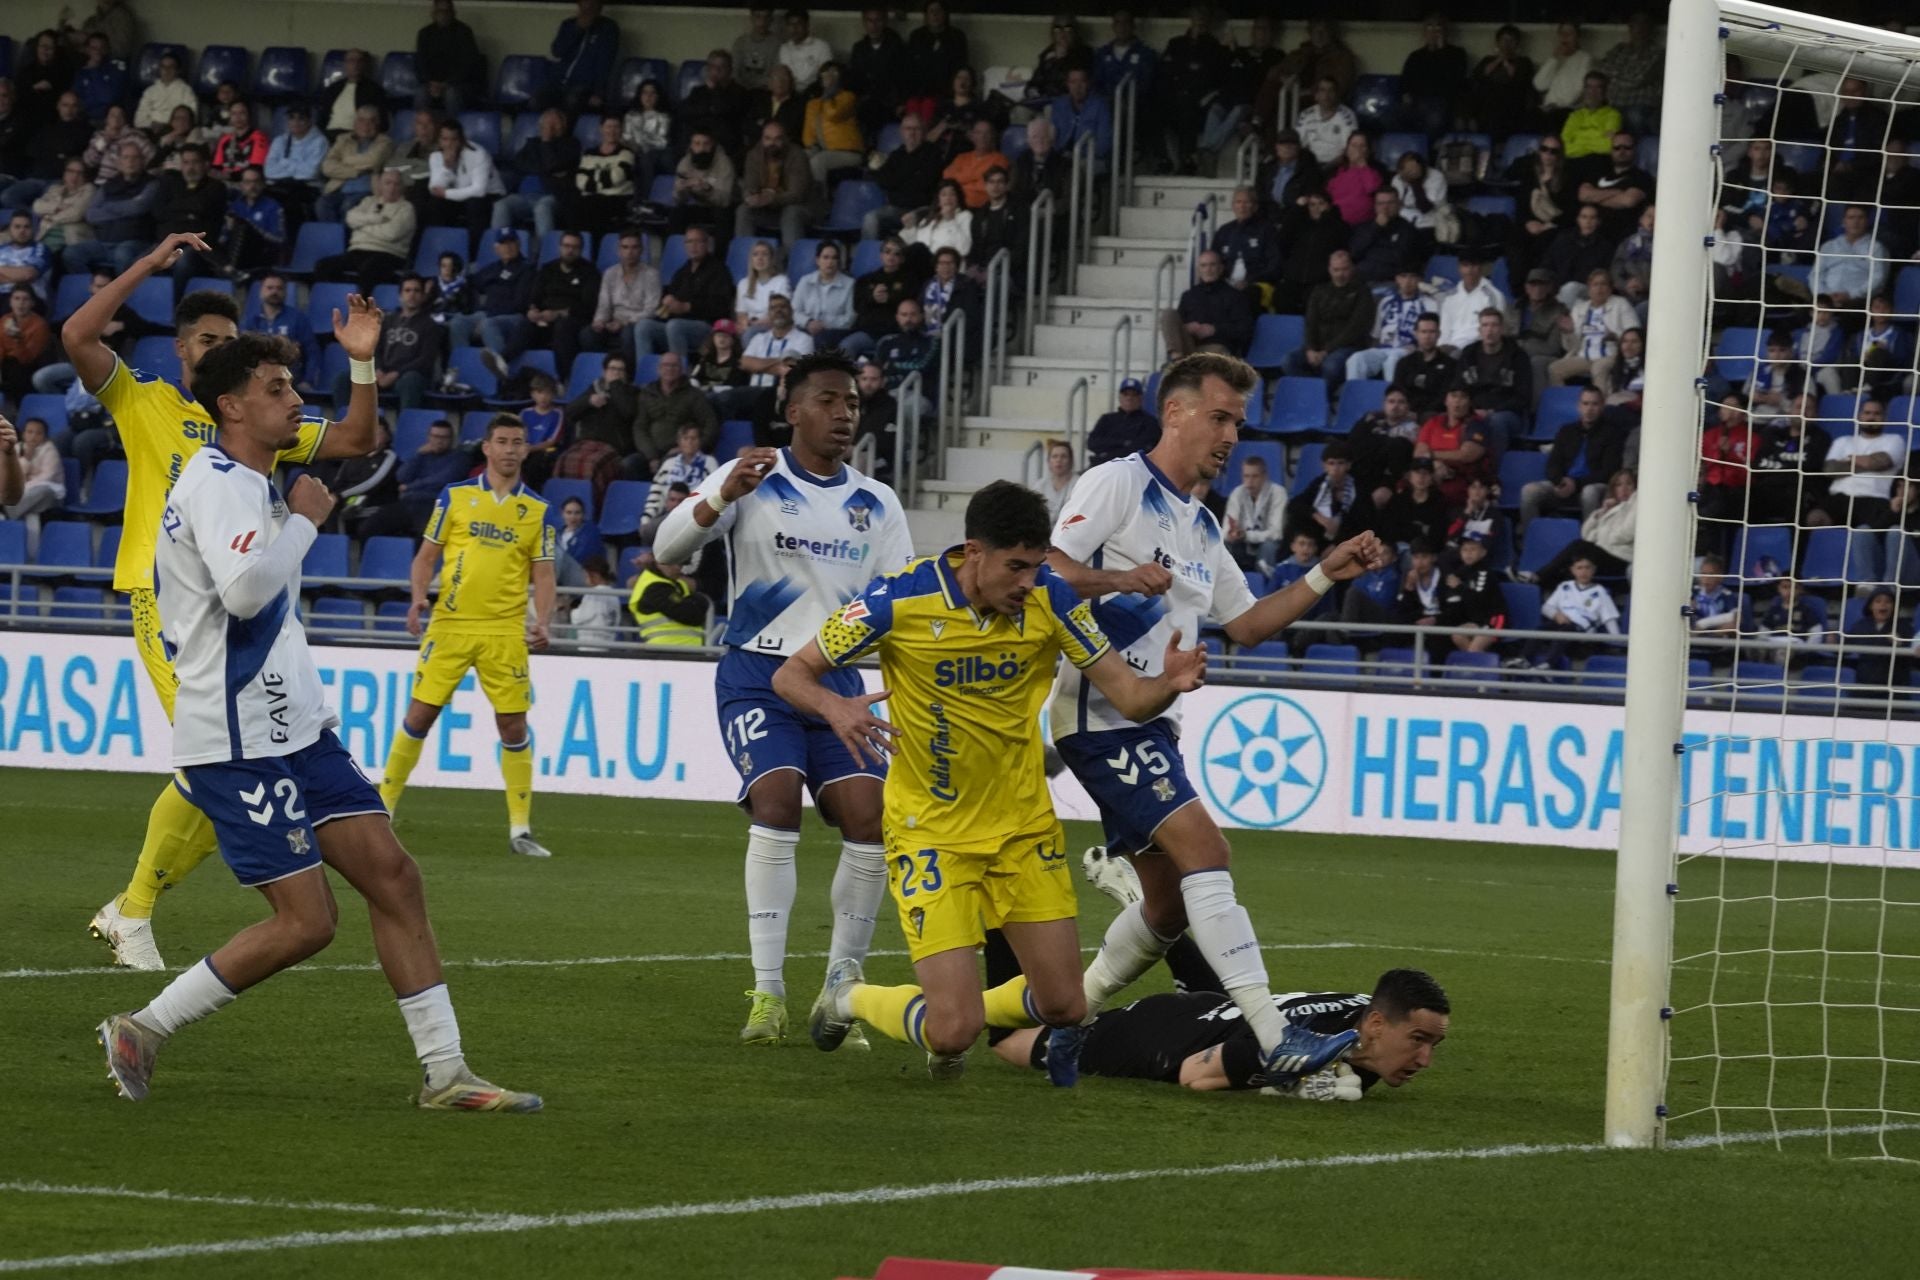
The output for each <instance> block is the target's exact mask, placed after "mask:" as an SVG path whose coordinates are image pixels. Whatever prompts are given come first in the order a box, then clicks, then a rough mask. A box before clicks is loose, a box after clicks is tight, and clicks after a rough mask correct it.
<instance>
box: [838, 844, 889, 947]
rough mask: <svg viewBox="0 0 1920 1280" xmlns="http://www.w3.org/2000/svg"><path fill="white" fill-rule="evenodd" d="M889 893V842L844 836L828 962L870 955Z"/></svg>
mask: <svg viewBox="0 0 1920 1280" xmlns="http://www.w3.org/2000/svg"><path fill="white" fill-rule="evenodd" d="M886 896H887V851H886V846H884V845H877V844H862V843H860V842H859V841H857V840H842V841H841V842H840V865H839V866H838V867H837V868H835V869H834V873H833V896H832V902H833V942H832V945H831V946H830V947H829V949H828V952H827V963H828V964H832V963H833V962H834V961H835V960H840V959H844V958H846V957H848V956H851V957H852V958H853V959H855V960H865V959H866V958H867V948H868V947H870V946H872V945H873V924H874V921H875V920H877V919H879V918H880V902H881V899H883V898H885V897H886Z"/></svg>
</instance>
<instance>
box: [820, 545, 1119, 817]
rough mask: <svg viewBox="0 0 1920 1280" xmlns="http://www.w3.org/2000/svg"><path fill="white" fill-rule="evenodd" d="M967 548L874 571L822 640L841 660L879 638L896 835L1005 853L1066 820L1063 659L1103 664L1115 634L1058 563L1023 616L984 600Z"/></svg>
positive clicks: (831, 657) (1043, 576)
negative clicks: (1104, 630) (974, 601)
mask: <svg viewBox="0 0 1920 1280" xmlns="http://www.w3.org/2000/svg"><path fill="white" fill-rule="evenodd" d="M962 558H963V556H962V553H961V552H960V550H959V548H957V547H956V548H951V549H949V550H947V551H945V552H943V553H942V554H940V555H937V556H931V557H928V558H926V559H922V560H916V561H914V562H913V563H912V564H910V565H908V566H907V567H906V569H905V570H903V571H902V572H900V573H897V574H891V575H888V576H886V577H881V578H876V579H874V580H873V582H872V583H871V584H869V585H868V587H867V589H866V590H865V591H863V592H861V593H860V594H859V595H858V596H855V597H854V598H853V599H852V600H850V601H848V602H847V603H846V604H844V605H842V606H841V607H840V608H839V609H837V610H835V611H834V612H833V613H832V614H831V615H829V616H828V618H827V620H826V621H825V622H823V623H821V624H820V634H819V643H820V649H821V651H822V652H823V653H825V654H826V656H827V660H828V661H829V662H832V663H833V664H835V665H836V666H844V665H845V664H847V663H849V662H852V661H853V660H854V659H856V658H858V657H859V656H860V655H861V654H863V653H866V652H867V651H868V650H870V649H872V648H874V647H875V646H878V648H879V652H880V671H881V678H882V680H883V681H884V682H885V684H886V687H887V688H888V689H890V690H892V691H893V697H892V698H891V699H890V700H889V701H888V702H887V704H886V707H887V715H888V716H889V718H891V719H892V721H893V722H894V723H895V724H897V725H899V726H900V728H901V734H900V736H899V739H898V740H897V741H896V743H895V749H896V751H897V754H896V755H895V756H894V758H893V760H892V762H891V764H890V765H889V766H888V769H887V788H886V821H887V826H888V829H889V830H890V831H891V832H892V833H893V835H894V836H895V838H897V839H900V840H907V841H917V842H919V843H921V844H924V845H926V846H927V847H929V848H936V849H941V850H945V851H950V852H954V853H996V852H998V851H999V850H1000V849H1001V848H1002V847H1003V846H1004V845H1005V844H1006V841H1007V839H1008V838H1009V837H1010V836H1015V835H1022V834H1027V833H1031V832H1040V831H1047V830H1049V829H1051V827H1052V825H1053V823H1054V822H1055V818H1054V814H1053V797H1052V795H1051V793H1050V792H1048V790H1047V773H1046V765H1045V762H1044V760H1043V759H1042V756H1043V752H1044V750H1045V748H1044V745H1043V743H1042V741H1041V734H1040V724H1039V720H1040V708H1041V706H1042V705H1043V704H1044V703H1045V702H1046V700H1047V694H1048V692H1049V691H1050V690H1051V689H1052V688H1053V675H1054V666H1055V662H1054V659H1055V658H1056V657H1057V656H1058V655H1059V654H1062V653H1064V654H1066V656H1067V660H1068V661H1070V662H1072V663H1073V664H1074V665H1075V666H1076V667H1081V668H1086V667H1090V666H1092V665H1093V664H1094V662H1095V661H1097V660H1098V659H1099V658H1100V656H1101V655H1102V654H1104V653H1106V651H1107V648H1108V645H1107V638H1106V636H1104V635H1102V634H1101V632H1100V627H1099V625H1098V624H1097V623H1095V622H1094V620H1093V612H1092V610H1091V609H1090V608H1089V607H1088V605H1087V603H1086V602H1085V601H1083V600H1081V599H1080V598H1079V597H1078V596H1077V595H1075V594H1074V592H1073V588H1071V587H1069V586H1068V585H1067V584H1066V581H1065V580H1064V579H1062V578H1061V577H1060V576H1059V575H1057V574H1055V573H1054V572H1053V570H1051V569H1049V568H1047V567H1045V566H1044V565H1043V566H1042V567H1041V569H1040V572H1039V576H1038V577H1037V579H1036V580H1035V582H1034V587H1033V591H1032V592H1031V593H1030V594H1029V595H1028V596H1027V603H1026V609H1025V611H1024V612H1023V613H1021V614H1020V615H1019V616H1017V617H1012V618H1009V617H1005V616H1003V615H1001V614H998V613H988V614H984V615H982V614H980V613H977V612H975V611H974V608H973V606H972V605H970V604H968V603H967V598H966V595H965V593H964V592H962V591H961V589H960V583H959V580H958V579H957V578H956V577H955V574H954V570H955V568H956V567H957V566H958V565H959V564H960V562H961V560H962Z"/></svg>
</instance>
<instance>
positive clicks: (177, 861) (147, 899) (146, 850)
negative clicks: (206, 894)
mask: <svg viewBox="0 0 1920 1280" xmlns="http://www.w3.org/2000/svg"><path fill="white" fill-rule="evenodd" d="M219 847H220V846H219V842H218V841H216V840H215V839H214V836H213V824H212V823H211V822H209V821H207V815H206V814H204V813H202V812H200V810H199V809H197V808H195V807H194V805H193V802H192V801H191V800H189V799H187V798H186V797H185V796H183V795H181V794H180V789H179V788H178V787H176V786H174V785H173V781H172V779H168V781H167V786H166V789H165V790H164V791H162V792H161V793H160V798H159V799H158V800H155V801H154V802H153V808H152V809H151V810H150V811H149V812H148V814H147V838H146V840H145V842H144V843H142V844H141V846H140V865H139V866H137V867H135V868H134V871H133V879H131V880H129V881H128V882H127V892H126V896H125V897H123V898H121V900H120V914H122V915H125V916H132V917H133V918H134V919H136V920H144V919H145V918H147V917H148V916H151V915H152V914H153V904H154V900H155V899H157V898H158V897H159V896H160V891H161V890H162V889H165V888H167V887H168V886H169V885H174V884H178V883H179V882H180V881H182V880H184V879H186V878H187V875H188V873H189V872H191V871H192V870H193V869H194V868H195V867H197V866H199V865H200V864H201V863H202V862H205V861H206V860H207V855H208V854H210V853H213V852H214V851H216V850H217V849H218V848H219Z"/></svg>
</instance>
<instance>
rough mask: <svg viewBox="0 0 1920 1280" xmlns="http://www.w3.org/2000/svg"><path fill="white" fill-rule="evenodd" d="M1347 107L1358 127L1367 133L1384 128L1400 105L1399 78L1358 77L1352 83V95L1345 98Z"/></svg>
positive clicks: (1379, 76) (1380, 76)
mask: <svg viewBox="0 0 1920 1280" xmlns="http://www.w3.org/2000/svg"><path fill="white" fill-rule="evenodd" d="M1347 105H1349V106H1351V107H1352V108H1353V114H1354V116H1355V117H1356V118H1358V119H1359V121H1360V127H1361V128H1362V129H1365V130H1366V131H1367V132H1369V133H1373V132H1377V131H1378V130H1381V129H1384V128H1386V127H1387V122H1388V121H1389V120H1391V119H1392V118H1393V114H1394V109H1395V108H1396V107H1398V106H1399V105H1400V77H1399V76H1384V75H1366V76H1361V77H1359V78H1358V79H1356V80H1355V81H1354V82H1353V93H1352V94H1351V95H1349V97H1348V98H1347Z"/></svg>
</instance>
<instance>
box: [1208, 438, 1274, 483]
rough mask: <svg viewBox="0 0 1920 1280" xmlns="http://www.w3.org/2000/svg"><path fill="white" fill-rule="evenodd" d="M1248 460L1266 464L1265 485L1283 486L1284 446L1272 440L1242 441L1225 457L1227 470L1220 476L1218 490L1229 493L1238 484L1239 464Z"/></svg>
mask: <svg viewBox="0 0 1920 1280" xmlns="http://www.w3.org/2000/svg"><path fill="white" fill-rule="evenodd" d="M1248 458H1260V459H1262V460H1263V461H1265V462H1266V464H1267V483H1269V484H1285V483H1286V480H1287V454H1286V449H1285V447H1284V446H1282V445H1281V444H1279V443H1278V442H1277V441H1273V440H1242V441H1241V442H1240V443H1239V444H1237V445H1235V446H1233V452H1232V453H1231V454H1229V455H1227V469H1226V471H1225V472H1223V473H1222V474H1221V476H1220V482H1219V483H1220V490H1221V492H1223V493H1229V492H1231V491H1232V490H1233V489H1234V488H1235V487H1236V486H1238V485H1239V483H1240V464H1241V463H1243V462H1245V461H1246V460H1247V459H1248Z"/></svg>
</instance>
